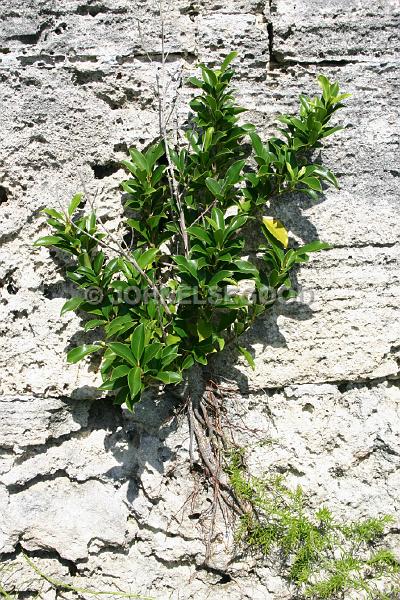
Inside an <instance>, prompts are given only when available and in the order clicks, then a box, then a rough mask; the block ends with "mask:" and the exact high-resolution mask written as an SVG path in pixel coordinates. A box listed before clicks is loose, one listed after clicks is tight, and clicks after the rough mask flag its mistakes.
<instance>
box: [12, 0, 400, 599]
mask: <svg viewBox="0 0 400 600" xmlns="http://www.w3.org/2000/svg"><path fill="white" fill-rule="evenodd" d="M164 15H165V36H166V50H167V51H168V52H169V58H168V62H167V71H168V75H169V76H172V83H171V86H170V97H171V99H173V98H174V96H175V95H177V104H176V113H177V116H176V119H177V121H178V122H179V123H180V124H181V125H184V120H185V118H186V103H187V100H188V98H189V97H190V96H191V95H192V94H193V90H191V89H189V88H188V87H184V86H183V85H182V82H184V80H185V79H186V77H187V76H189V75H191V74H193V73H194V72H195V65H196V62H197V61H198V60H202V61H209V62H212V63H213V62H215V61H218V60H219V59H220V58H221V57H222V56H224V55H225V54H226V53H227V52H228V51H230V50H232V49H238V50H239V53H240V56H239V59H238V60H237V61H236V67H237V78H236V82H235V83H236V88H237V95H238V98H239V101H240V103H241V104H243V105H245V106H246V107H248V108H249V109H250V112H249V113H247V116H246V118H247V119H248V120H252V121H253V122H255V123H256V124H257V125H258V126H259V127H260V129H261V132H262V133H263V135H265V136H267V135H268V134H270V133H271V132H273V131H274V127H275V124H274V118H275V117H276V115H277V114H279V113H281V112H291V111H294V110H295V109H296V105H297V98H298V95H299V93H308V94H313V93H314V92H315V90H316V84H315V76H316V74H317V73H324V74H326V75H327V76H329V77H330V78H332V79H338V80H339V81H340V84H341V86H342V87H343V89H344V90H345V91H348V92H351V93H352V98H351V99H350V100H349V101H348V108H347V109H346V112H345V114H344V119H345V121H346V123H347V127H346V129H345V130H344V131H342V132H341V133H339V134H337V135H336V136H334V137H332V138H329V141H328V142H327V144H326V147H325V149H324V150H323V152H322V156H323V159H324V161H325V163H326V164H328V165H330V166H331V167H332V169H333V170H334V172H336V173H337V174H338V175H339V176H340V183H341V189H340V190H339V191H335V190H327V191H326V193H325V195H324V197H323V198H322V199H321V201H319V202H317V203H313V202H311V201H306V200H304V198H300V197H295V198H293V199H291V200H289V201H288V202H286V203H285V204H281V205H279V206H277V207H276V210H277V214H278V215H280V216H281V217H282V219H283V221H284V222H285V224H286V225H287V226H288V227H289V228H290V231H291V235H292V237H293V238H295V239H297V240H303V241H305V242H307V241H311V240H313V239H316V238H320V239H322V240H324V241H327V242H330V243H331V244H332V246H333V248H332V249H331V250H329V251H328V252H324V253H321V254H318V255H316V256H315V257H313V258H312V261H311V262H310V263H309V264H308V265H307V266H304V267H302V268H301V270H299V272H298V274H297V279H298V282H297V283H298V286H299V288H300V289H301V290H302V293H301V295H300V299H298V300H296V301H292V302H290V303H285V304H283V303H279V304H278V305H277V307H276V309H274V311H273V312H272V314H270V315H269V316H268V318H265V319H263V320H261V321H260V322H259V323H258V324H257V325H256V327H255V328H254V329H253V330H252V331H251V332H249V334H248V335H247V339H246V340H245V344H246V345H247V347H248V348H249V349H252V352H253V353H254V356H255V362H256V370H255V372H254V373H253V372H251V371H250V370H249V369H248V368H247V367H246V366H245V365H244V364H243V363H242V362H241V361H240V359H238V358H237V357H235V356H230V355H229V356H228V355H226V354H225V355H221V356H220V357H219V358H218V359H217V361H216V362H215V363H214V365H213V370H214V373H213V376H214V378H215V379H216V380H218V381H220V382H221V385H225V389H226V392H225V404H226V407H227V410H228V414H229V415H230V418H231V421H232V424H233V425H234V426H235V428H236V430H237V431H238V434H239V441H240V442H241V443H242V444H243V445H247V446H249V447H250V450H249V452H248V461H249V466H250V468H251V470H252V472H254V473H256V474H257V473H262V472H263V471H269V472H280V473H286V474H287V476H288V482H289V484H290V485H293V486H295V485H297V484H301V485H302V487H303V488H304V490H305V491H306V493H308V494H309V497H310V503H311V505H312V506H313V507H318V506H321V505H322V504H325V505H328V506H329V507H330V508H331V509H332V511H333V512H334V514H335V515H337V516H338V517H343V518H357V517H364V516H368V515H369V516H379V515H383V514H387V513H389V514H392V515H393V516H394V517H395V518H396V515H397V511H398V510H399V489H400V475H399V463H400V458H399V457H400V447H399V437H398V436H399V400H400V392H399V350H400V342H399V339H400V335H399V334H400V319H399V313H398V305H399V291H400V263H399V253H398V252H399V233H400V219H399V208H398V206H399V205H398V201H399V198H398V186H399V184H398V182H399V179H398V178H399V170H398V158H399V155H398V134H399V118H398V117H399V115H398V112H399V93H398V67H399V60H398V57H399V54H398V50H399V35H398V31H399V29H398V28H399V17H400V5H399V3H398V1H397V0H371V1H370V2H364V1H361V0H360V1H359V0H346V1H344V0H335V1H332V0H309V1H306V0H270V1H269V2H257V1H255V0H226V1H225V2H217V1H216V0H194V1H193V2H190V1H189V0H171V1H170V2H169V3H166V2H164ZM139 21H140V23H141V25H140V32H139V28H138V22H139ZM0 22H1V26H0V91H1V100H2V108H1V113H0V134H1V144H0V222H1V230H0V242H1V249H0V256H1V260H0V286H1V287H0V294H1V300H0V306H1V323H0V328H1V339H0V347H1V371H0V378H1V393H2V396H1V397H0V554H1V557H2V560H3V563H2V564H3V566H4V567H5V566H7V568H8V569H11V570H7V578H8V579H7V585H8V586H10V587H12V586H13V585H14V584H15V587H16V588H17V589H20V590H22V591H24V590H25V592H26V594H25V596H24V597H34V596H35V593H36V591H37V590H38V589H39V590H41V593H42V597H43V598H48V599H53V598H56V597H57V595H58V593H59V592H56V591H55V590H54V588H52V586H50V584H48V583H46V582H44V581H43V580H40V578H38V577H36V576H32V571H30V570H29V568H28V567H27V565H26V563H25V561H24V559H23V556H22V552H23V550H25V551H27V552H28V553H29V554H30V556H33V557H35V558H34V560H35V561H36V564H37V565H39V566H40V568H41V569H43V571H45V572H46V573H48V574H49V575H53V576H56V577H57V578H63V579H64V580H68V581H69V580H71V581H75V583H76V582H78V583H79V585H80V587H85V586H86V587H88V586H89V587H95V588H96V589H114V590H116V589H120V590H124V591H125V592H128V591H132V592H136V593H140V594H143V595H144V596H150V597H153V598H156V599H158V600H164V599H166V598H172V599H176V600H178V599H179V600H190V599H192V598H193V599H196V600H202V599H204V600H205V599H206V598H207V599H210V600H213V599H217V598H218V600H221V599H228V598H229V600H244V599H249V600H250V599H251V600H264V599H273V600H284V599H294V598H296V597H297V596H296V592H294V591H293V588H291V587H290V586H289V585H288V582H287V581H286V579H285V578H284V577H283V576H282V573H280V572H279V569H278V568H277V566H276V565H275V566H274V565H271V564H269V563H268V561H266V560H262V559H260V557H257V556H251V555H249V554H246V553H245V552H241V550H240V549H238V548H235V544H234V540H233V529H234V528H233V529H232V528H229V527H228V528H227V529H226V528H224V527H223V524H221V527H220V530H219V531H218V532H217V533H218V535H217V536H216V539H215V540H214V544H213V552H212V556H211V559H210V561H209V563H208V565H206V566H205V565H204V532H203V531H202V527H201V523H199V515H200V514H201V512H202V511H203V510H204V507H205V506H207V502H209V498H208V497H207V491H206V490H203V489H201V487H199V488H198V489H197V490H196V485H195V481H194V480H193V477H192V476H191V475H190V473H189V468H188V430H187V424H186V421H185V419H184V417H183V416H181V417H178V418H172V415H173V414H174V410H176V409H177V408H179V407H177V401H176V400H174V398H173V397H172V396H170V395H168V394H164V395H161V396H160V397H157V398H148V399H146V402H144V403H143V404H142V405H141V406H139V408H138V410H137V412H136V413H135V415H133V416H132V415H128V414H127V413H126V412H124V411H123V412H122V413H121V412H120V411H119V410H117V409H116V408H113V407H112V406H111V404H110V403H109V402H107V401H106V400H104V399H101V398H99V394H98V393H97V392H96V384H97V383H98V374H97V373H96V368H95V366H93V365H92V364H91V363H89V362H88V363H86V364H83V363H81V364H79V365H73V366H66V361H65V350H66V349H68V348H70V347H72V346H74V345H77V344H79V343H80V342H82V340H83V337H82V333H81V328H80V320H79V318H77V317H75V316H71V315H72V313H67V314H66V315H64V316H63V317H60V316H59V313H60V308H61V306H62V304H63V303H64V302H65V299H66V298H69V297H71V295H72V294H73V288H72V286H71V285H69V284H66V283H65V281H64V277H63V267H64V265H63V263H62V262H60V261H58V262H57V261H55V260H52V259H51V258H50V256H49V251H48V250H47V249H34V248H33V247H32V242H33V241H34V240H35V239H36V238H37V237H38V236H39V235H42V234H45V232H46V227H45V225H44V222H43V221H44V220H43V218H42V217H41V216H40V215H39V211H40V209H42V208H43V207H45V206H54V207H57V205H65V204H66V203H67V202H68V200H69V198H70V196H71V195H72V194H73V193H75V192H76V191H80V190H82V188H83V185H84V187H85V190H86V191H87V192H88V193H90V194H93V195H96V205H97V206H98V207H99V212H100V214H101V215H103V216H104V217H105V218H106V219H107V220H108V222H109V224H110V226H111V227H113V226H115V224H116V223H117V222H118V217H119V215H120V214H121V198H120V192H119V190H118V184H119V182H120V181H121V179H122V178H123V176H124V173H123V171H122V170H121V169H120V167H119V161H120V160H122V159H123V158H124V157H125V156H126V150H127V147H129V146H130V145H137V146H138V147H144V146H146V144H148V143H149V142H150V141H151V140H153V139H154V138H155V137H156V135H157V128H158V113H157V99H156V97H155V93H154V84H155V75H156V71H157V69H158V67H159V64H160V58H161V56H160V52H161V40H160V19H159V15H158V2H156V3H155V2H147V1H145V0H94V1H91V0H3V1H2V3H1V6H0ZM150 59H151V61H152V62H150ZM83 182H84V183H83ZM53 258H54V257H53ZM86 339H87V338H86ZM241 424H242V425H243V424H245V425H247V427H248V428H254V427H256V428H257V430H258V431H259V432H261V439H264V440H266V441H268V444H267V445H265V444H256V443H254V441H255V440H254V439H252V436H251V435H250V434H249V433H248V431H247V430H246V429H245V428H243V427H240V425H241ZM193 492H195V493H194V494H193ZM398 531H399V528H398V522H397V525H394V526H393V527H392V528H391V530H390V532H389V534H388V536H387V542H388V544H389V545H390V546H391V547H392V548H393V550H394V551H395V552H397V553H398V554H400V541H399V536H398ZM2 572H3V571H2ZM1 577H2V574H1V573H0V579H1Z"/></svg>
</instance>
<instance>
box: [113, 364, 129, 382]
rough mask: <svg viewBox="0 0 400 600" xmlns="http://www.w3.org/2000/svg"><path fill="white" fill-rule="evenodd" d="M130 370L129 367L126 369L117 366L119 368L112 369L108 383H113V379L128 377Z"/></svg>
mask: <svg viewBox="0 0 400 600" xmlns="http://www.w3.org/2000/svg"><path fill="white" fill-rule="evenodd" d="M130 370H131V369H130V367H128V365H119V367H116V368H115V369H113V372H112V375H111V377H110V381H114V380H115V379H121V377H125V376H126V375H128V373H129V371H130Z"/></svg>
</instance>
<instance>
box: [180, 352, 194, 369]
mask: <svg viewBox="0 0 400 600" xmlns="http://www.w3.org/2000/svg"><path fill="white" fill-rule="evenodd" d="M193 365H194V358H193V356H191V355H190V354H189V356H187V357H186V358H185V360H184V361H183V363H182V371H184V370H185V369H190V367H192V366H193Z"/></svg>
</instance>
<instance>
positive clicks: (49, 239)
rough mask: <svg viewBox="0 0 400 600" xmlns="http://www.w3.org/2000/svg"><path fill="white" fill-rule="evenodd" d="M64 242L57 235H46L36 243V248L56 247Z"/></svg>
mask: <svg viewBox="0 0 400 600" xmlns="http://www.w3.org/2000/svg"><path fill="white" fill-rule="evenodd" d="M60 242H64V240H63V239H62V238H60V237H57V236H56V235H45V236H44V237H41V238H39V239H38V240H36V242H34V244H33V245H34V246H56V245H57V244H59V243H60Z"/></svg>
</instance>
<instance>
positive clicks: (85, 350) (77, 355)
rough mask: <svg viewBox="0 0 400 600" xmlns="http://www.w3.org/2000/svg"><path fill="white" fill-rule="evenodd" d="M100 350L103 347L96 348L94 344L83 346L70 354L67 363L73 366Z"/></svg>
mask: <svg viewBox="0 0 400 600" xmlns="http://www.w3.org/2000/svg"><path fill="white" fill-rule="evenodd" d="M99 350H101V346H95V345H94V344H89V345H86V344H83V346H77V347H76V348H74V349H73V350H70V351H69V352H68V354H67V361H68V362H69V363H71V364H74V363H77V362H79V361H80V360H82V358H84V357H85V356H87V355H88V354H92V353H93V352H98V351H99Z"/></svg>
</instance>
